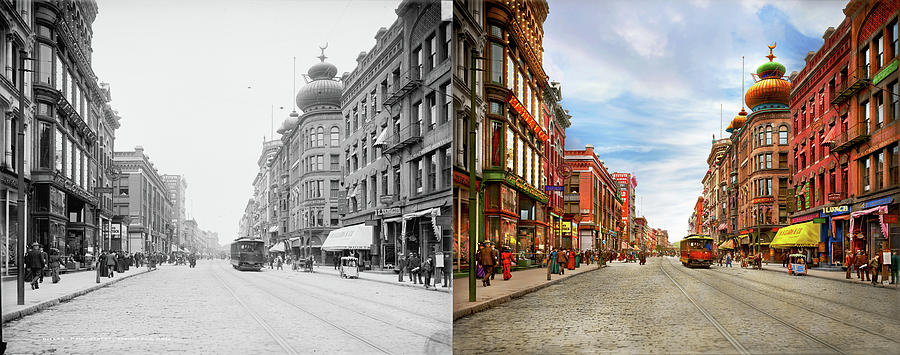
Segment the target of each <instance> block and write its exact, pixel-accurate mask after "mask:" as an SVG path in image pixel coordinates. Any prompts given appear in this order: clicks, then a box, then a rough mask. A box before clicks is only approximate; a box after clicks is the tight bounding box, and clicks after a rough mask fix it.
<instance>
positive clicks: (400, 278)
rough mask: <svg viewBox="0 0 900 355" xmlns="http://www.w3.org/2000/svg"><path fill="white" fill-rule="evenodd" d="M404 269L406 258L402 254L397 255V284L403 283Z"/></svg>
mask: <svg viewBox="0 0 900 355" xmlns="http://www.w3.org/2000/svg"><path fill="white" fill-rule="evenodd" d="M405 268H406V257H405V256H404V255H403V254H399V255H397V270H399V271H400V272H398V273H397V275H398V276H397V282H403V271H404V269H405Z"/></svg>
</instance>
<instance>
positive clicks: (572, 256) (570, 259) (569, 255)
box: [566, 249, 575, 270]
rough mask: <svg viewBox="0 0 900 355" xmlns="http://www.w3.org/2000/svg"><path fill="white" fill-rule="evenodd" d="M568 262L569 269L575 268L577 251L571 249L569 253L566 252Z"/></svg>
mask: <svg viewBox="0 0 900 355" xmlns="http://www.w3.org/2000/svg"><path fill="white" fill-rule="evenodd" d="M566 258H567V260H566V261H567V263H568V267H569V270H575V251H574V250H572V249H569V251H568V253H566Z"/></svg>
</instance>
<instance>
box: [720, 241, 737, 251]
mask: <svg viewBox="0 0 900 355" xmlns="http://www.w3.org/2000/svg"><path fill="white" fill-rule="evenodd" d="M719 249H734V239H729V240H726V241H724V242H722V244H719Z"/></svg>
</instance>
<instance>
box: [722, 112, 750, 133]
mask: <svg viewBox="0 0 900 355" xmlns="http://www.w3.org/2000/svg"><path fill="white" fill-rule="evenodd" d="M745 122H747V111H745V110H744V108H743V107H741V112H738V114H737V116H734V118H733V119H731V123H729V124H728V128H726V129H725V131H726V132H728V133H734V131H740V130H741V127H744V123H745Z"/></svg>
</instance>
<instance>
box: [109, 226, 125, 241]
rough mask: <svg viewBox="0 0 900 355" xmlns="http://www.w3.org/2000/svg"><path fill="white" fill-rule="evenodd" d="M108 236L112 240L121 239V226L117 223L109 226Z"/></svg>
mask: <svg viewBox="0 0 900 355" xmlns="http://www.w3.org/2000/svg"><path fill="white" fill-rule="evenodd" d="M109 235H110V237H112V238H122V225H121V224H119V223H113V224H110V225H109Z"/></svg>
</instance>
